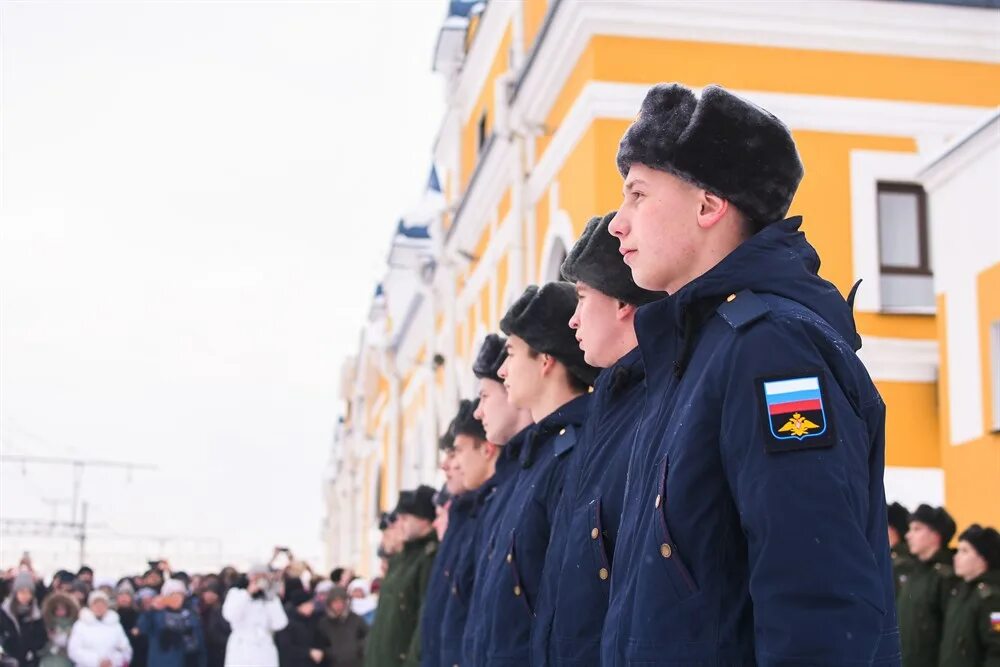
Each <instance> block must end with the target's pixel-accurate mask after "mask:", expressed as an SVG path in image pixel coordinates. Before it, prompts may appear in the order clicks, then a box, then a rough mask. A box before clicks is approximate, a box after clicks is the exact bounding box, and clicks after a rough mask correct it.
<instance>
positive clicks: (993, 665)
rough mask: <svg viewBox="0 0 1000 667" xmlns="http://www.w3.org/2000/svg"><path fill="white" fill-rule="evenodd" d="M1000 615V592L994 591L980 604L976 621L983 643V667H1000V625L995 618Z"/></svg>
mask: <svg viewBox="0 0 1000 667" xmlns="http://www.w3.org/2000/svg"><path fill="white" fill-rule="evenodd" d="M997 616H1000V593H997V592H995V591H994V592H993V594H992V595H990V596H989V597H987V598H986V599H984V600H983V601H982V603H981V604H980V605H979V614H978V616H977V618H976V623H977V624H978V625H979V628H978V630H979V641H980V642H982V645H983V667H1000V626H997V625H994V624H993V619H994V618H996V617H997Z"/></svg>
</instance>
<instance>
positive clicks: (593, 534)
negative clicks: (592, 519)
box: [590, 528, 601, 540]
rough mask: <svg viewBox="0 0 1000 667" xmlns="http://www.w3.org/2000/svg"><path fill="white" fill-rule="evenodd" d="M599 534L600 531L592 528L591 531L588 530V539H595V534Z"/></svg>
mask: <svg viewBox="0 0 1000 667" xmlns="http://www.w3.org/2000/svg"><path fill="white" fill-rule="evenodd" d="M600 534H601V533H600V531H598V530H597V529H596V528H594V529H593V530H592V531H590V539H592V540H596V539H597V536H598V535H600Z"/></svg>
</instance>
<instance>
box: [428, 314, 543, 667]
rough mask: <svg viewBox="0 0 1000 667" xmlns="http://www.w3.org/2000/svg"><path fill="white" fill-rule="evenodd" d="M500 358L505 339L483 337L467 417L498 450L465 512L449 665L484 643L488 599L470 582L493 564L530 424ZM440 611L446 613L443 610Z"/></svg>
mask: <svg viewBox="0 0 1000 667" xmlns="http://www.w3.org/2000/svg"><path fill="white" fill-rule="evenodd" d="M506 360H507V339H506V338H505V337H503V336H501V335H499V334H495V333H492V334H488V335H487V336H486V337H485V338H484V339H483V342H482V344H481V345H480V348H479V352H478V353H477V355H476V360H475V362H473V365H472V373H473V374H474V375H475V376H476V378H477V379H478V380H479V403H478V406H477V407H476V411H475V412H474V413H473V416H474V417H475V418H476V419H478V420H479V421H480V422H481V423H482V425H483V431H484V432H485V433H486V439H487V440H488V441H489V442H491V443H494V444H496V445H497V447H498V448H499V450H500V451H499V453H498V454H497V459H496V462H495V463H494V465H493V475H492V476H490V477H489V478H487V480H486V481H485V482H484V483H483V484H482V485H481V486H479V488H477V489H476V491H475V492H474V494H472V495H473V506H472V508H471V514H472V517H473V521H474V526H475V527H474V529H473V534H472V535H471V538H470V542H469V544H468V545H467V547H466V549H465V550H464V551H463V556H462V563H461V568H462V569H461V570H460V571H459V573H458V574H457V576H458V577H459V581H460V582H464V583H465V587H464V588H463V589H460V596H461V599H460V606H454V605H452V606H453V607H454V608H453V609H451V610H450V613H452V614H453V615H454V614H459V615H464V616H465V619H466V620H465V628H464V629H463V630H462V646H461V659H457V656H456V657H453V658H452V659H453V660H454V663H453V664H462V663H464V664H474V663H473V662H472V660H473V659H474V658H473V656H475V655H476V651H477V650H479V648H480V647H481V645H482V643H483V642H485V640H486V637H487V632H486V630H485V629H484V628H483V627H482V623H483V621H484V620H485V618H486V615H485V614H484V613H482V612H481V611H480V610H482V609H485V608H486V607H487V606H489V605H490V604H491V601H490V600H489V599H488V598H487V597H486V596H485V595H484V594H483V589H482V587H476V586H474V583H473V582H475V581H479V580H480V579H481V578H482V577H483V576H484V574H483V573H484V572H485V570H486V568H487V567H488V566H489V565H490V563H491V562H492V560H493V556H494V553H493V550H494V546H495V545H496V543H497V540H496V530H497V528H498V526H499V519H500V516H501V514H502V511H503V509H504V507H505V506H506V504H507V498H508V497H509V496H510V494H511V493H512V492H513V489H514V481H515V480H516V475H517V471H518V470H520V469H521V465H520V462H519V459H520V456H521V447H522V445H523V444H524V441H525V439H526V438H527V436H528V434H529V433H530V432H531V427H532V425H533V423H532V420H531V411H529V410H526V409H524V408H520V407H518V406H516V405H514V404H513V403H511V402H510V401H509V400H508V395H507V387H506V386H504V382H503V378H501V377H500V376H499V374H498V373H499V371H500V368H501V367H502V366H503V364H504V362H505V361H506ZM464 475H465V473H463V483H464ZM470 588H471V595H470V594H469V590H470ZM462 591H464V592H462ZM463 606H464V609H463V608H462V607H463ZM446 613H449V611H448V610H446ZM457 622H458V621H457V620H456V621H455V624H457ZM457 648H458V647H457V646H454V645H452V644H451V642H450V641H449V643H448V647H447V649H446V650H448V651H451V652H454V651H455V650H456V649H457Z"/></svg>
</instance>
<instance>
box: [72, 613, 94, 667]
mask: <svg viewBox="0 0 1000 667" xmlns="http://www.w3.org/2000/svg"><path fill="white" fill-rule="evenodd" d="M86 633H87V631H86V630H85V629H84V625H83V624H82V623H80V622H79V621H77V622H76V623H75V624H74V625H73V630H72V631H71V632H70V635H69V646H68V647H67V650H66V654H67V655H68V656H69V659H70V660H71V661H72V662H73V664H74V665H75V666H76V667H97V665H98V663H99V662H100V660H101V656H100V655H99V654H98V653H97V651H95V650H93V649H90V648H88V647H87V643H86V640H85V638H84V635H86Z"/></svg>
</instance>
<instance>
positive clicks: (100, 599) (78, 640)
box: [67, 590, 132, 667]
mask: <svg viewBox="0 0 1000 667" xmlns="http://www.w3.org/2000/svg"><path fill="white" fill-rule="evenodd" d="M67 653H68V655H69V659H70V660H71V661H72V662H73V664H74V665H76V667H125V666H126V665H128V663H129V662H130V661H131V660H132V645H131V644H129V641H128V636H127V635H126V634H125V630H124V629H122V624H121V622H120V621H119V619H118V613H117V612H115V611H114V610H113V609H111V601H110V600H109V599H108V595H107V593H105V592H104V591H100V590H98V591H94V592H93V593H91V594H90V597H89V598H87V608H86V609H82V610H81V611H80V617H79V618H78V619H77V621H76V623H75V624H74V625H73V630H72V631H71V632H70V635H69V647H68V651H67Z"/></svg>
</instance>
